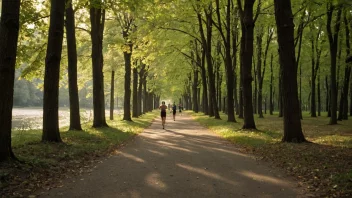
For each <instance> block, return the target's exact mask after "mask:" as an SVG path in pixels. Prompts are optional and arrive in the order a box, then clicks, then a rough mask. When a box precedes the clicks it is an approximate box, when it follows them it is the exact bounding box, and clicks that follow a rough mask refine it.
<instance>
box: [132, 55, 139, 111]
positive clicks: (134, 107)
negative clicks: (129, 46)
mask: <svg viewBox="0 0 352 198" xmlns="http://www.w3.org/2000/svg"><path fill="white" fill-rule="evenodd" d="M136 62H137V61H136ZM136 64H137V63H136ZM132 70H133V91H132V93H133V94H132V117H134V118H137V117H138V107H137V106H138V99H137V96H138V94H137V88H138V86H137V85H138V70H137V67H136V65H135V67H133V69H132Z"/></svg>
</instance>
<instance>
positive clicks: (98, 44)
mask: <svg viewBox="0 0 352 198" xmlns="http://www.w3.org/2000/svg"><path fill="white" fill-rule="evenodd" d="M89 14H90V23H91V39H92V67H93V69H92V71H93V111H94V112H93V115H94V116H93V127H105V126H108V125H107V124H106V119H105V99H104V76H103V54H102V50H103V31H104V23H105V9H102V1H101V0H90V11H89Z"/></svg>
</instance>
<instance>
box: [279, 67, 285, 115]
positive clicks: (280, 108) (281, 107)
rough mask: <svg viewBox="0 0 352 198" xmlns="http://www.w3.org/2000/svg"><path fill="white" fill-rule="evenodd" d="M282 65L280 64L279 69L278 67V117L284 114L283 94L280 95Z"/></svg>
mask: <svg viewBox="0 0 352 198" xmlns="http://www.w3.org/2000/svg"><path fill="white" fill-rule="evenodd" d="M282 67H283V66H282V65H281V64H280V69H279V81H278V83H279V96H278V107H279V117H280V118H281V117H283V116H284V108H283V107H284V105H283V98H282V97H283V96H282Z"/></svg>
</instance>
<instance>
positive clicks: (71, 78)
mask: <svg viewBox="0 0 352 198" xmlns="http://www.w3.org/2000/svg"><path fill="white" fill-rule="evenodd" d="M65 26H66V40H67V57H68V88H69V97H70V98H69V100H70V130H82V128H81V119H80V115H79V97H78V86H77V48H76V30H75V15H74V11H73V8H72V0H66V23H65Z"/></svg>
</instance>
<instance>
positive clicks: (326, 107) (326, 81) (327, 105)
mask: <svg viewBox="0 0 352 198" xmlns="http://www.w3.org/2000/svg"><path fill="white" fill-rule="evenodd" d="M325 89H326V97H325V111H326V112H329V110H330V106H329V104H330V102H329V96H330V90H329V80H328V76H325Z"/></svg>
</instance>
